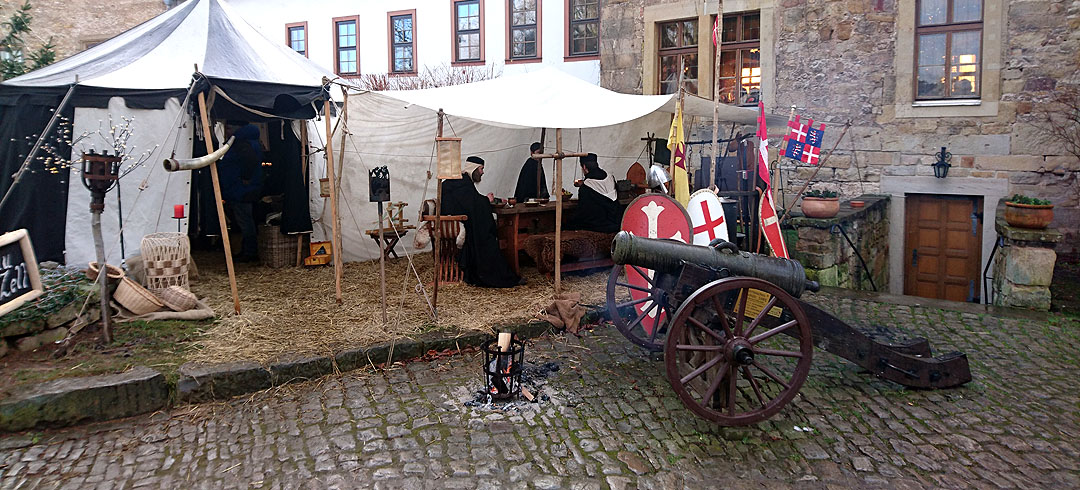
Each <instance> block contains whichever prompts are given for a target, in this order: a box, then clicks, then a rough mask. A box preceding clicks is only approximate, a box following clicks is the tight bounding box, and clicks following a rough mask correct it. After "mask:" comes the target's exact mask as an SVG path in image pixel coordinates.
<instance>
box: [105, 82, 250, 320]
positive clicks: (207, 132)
mask: <svg viewBox="0 0 1080 490" xmlns="http://www.w3.org/2000/svg"><path fill="white" fill-rule="evenodd" d="M199 115H200V117H201V118H202V125H203V140H205V142H206V154H207V155H209V154H211V153H213V152H214V141H213V140H212V139H211V135H212V134H213V133H214V132H213V130H212V129H211V128H210V116H209V115H208V114H207V112H206V94H205V93H203V92H199ZM210 180H211V181H213V185H214V202H215V203H217V215H218V224H219V225H220V226H221V243H222V245H224V247H225V268H226V269H227V270H228V271H229V287H230V288H231V289H232V298H233V311H235V312H236V314H237V315H239V314H240V292H239V291H238V290H237V288H236V271H234V270H233V261H232V246H231V245H230V244H229V227H228V225H226V224H225V207H224V206H223V205H222V203H221V182H220V181H219V180H218V171H217V161H216V160H215V161H214V163H211V164H210ZM102 272H104V271H102Z"/></svg>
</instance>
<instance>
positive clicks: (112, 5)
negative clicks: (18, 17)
mask: <svg viewBox="0 0 1080 490" xmlns="http://www.w3.org/2000/svg"><path fill="white" fill-rule="evenodd" d="M22 1H23V0H4V6H5V8H4V11H5V12H7V11H8V7H9V6H15V5H16V4H19V5H21V4H22ZM174 3H179V2H174ZM30 5H32V6H33V7H34V8H33V10H31V11H30V14H31V15H32V16H33V20H32V21H31V22H30V28H31V29H32V32H31V33H30V36H29V37H28V38H27V39H26V41H27V42H28V43H29V44H30V45H31V46H33V47H37V46H39V45H40V44H41V43H43V42H44V41H47V40H48V39H49V37H50V36H51V37H52V38H53V43H54V44H55V45H56V58H57V60H61V59H64V58H67V57H69V56H71V55H73V54H75V53H78V52H80V51H83V50H85V49H86V48H87V46H88V44H96V43H100V42H101V41H105V40H107V39H109V38H111V37H113V36H115V35H117V34H120V33H122V32H124V31H126V30H128V29H131V28H132V27H135V26H137V25H139V24H141V23H143V22H145V21H147V20H150V19H151V18H153V17H154V16H156V15H158V14H160V13H162V12H164V11H165V10H166V5H165V2H164V1H163V0H112V1H110V2H107V3H105V2H101V1H97V0H30ZM5 20H6V16H5Z"/></svg>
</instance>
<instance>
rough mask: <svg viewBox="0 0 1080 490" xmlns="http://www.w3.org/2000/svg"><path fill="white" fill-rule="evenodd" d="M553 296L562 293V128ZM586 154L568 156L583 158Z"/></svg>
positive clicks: (557, 138) (557, 161)
mask: <svg viewBox="0 0 1080 490" xmlns="http://www.w3.org/2000/svg"><path fill="white" fill-rule="evenodd" d="M555 155H557V156H553V157H551V158H555V189H554V192H555V294H556V295H558V294H560V293H561V292H562V270H561V268H562V267H561V266H562V161H563V158H565V157H566V156H568V155H565V154H563V151H562V128H556V129H555ZM585 155H587V153H577V154H571V155H569V156H585Z"/></svg>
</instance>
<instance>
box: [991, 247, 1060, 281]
mask: <svg viewBox="0 0 1080 490" xmlns="http://www.w3.org/2000/svg"><path fill="white" fill-rule="evenodd" d="M1005 252H1006V253H1005V254H1004V255H1005V263H1004V273H1005V279H1007V280H1009V282H1012V283H1013V284H1016V285H1023V286H1050V282H1051V280H1052V279H1053V277H1054V262H1055V261H1056V260H1057V254H1056V253H1054V250H1053V249H1051V248H1036V247H1018V246H1012V247H1008V248H1006V249H1005Z"/></svg>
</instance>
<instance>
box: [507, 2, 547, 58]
mask: <svg viewBox="0 0 1080 490" xmlns="http://www.w3.org/2000/svg"><path fill="white" fill-rule="evenodd" d="M508 6H509V12H510V22H509V26H510V35H509V39H510V59H512V60H515V59H524V58H536V57H538V56H539V39H540V35H539V33H540V15H539V9H538V7H537V1H536V0H508Z"/></svg>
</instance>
